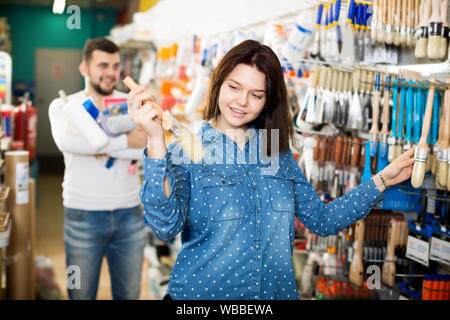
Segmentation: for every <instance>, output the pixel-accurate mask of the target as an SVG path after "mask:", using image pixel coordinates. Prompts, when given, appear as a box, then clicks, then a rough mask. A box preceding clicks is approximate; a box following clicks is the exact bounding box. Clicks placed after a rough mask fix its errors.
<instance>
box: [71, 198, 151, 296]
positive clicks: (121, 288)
mask: <svg viewBox="0 0 450 320" xmlns="http://www.w3.org/2000/svg"><path fill="white" fill-rule="evenodd" d="M146 243H147V233H146V232H145V226H144V221H143V219H142V212H141V209H140V208H139V206H138V207H134V208H128V209H118V210H113V211H86V210H78V209H71V208H65V219H64V246H65V250H66V264H67V268H68V269H67V270H68V283H67V288H68V290H67V291H68V294H69V298H70V299H76V300H93V299H95V298H96V296H97V289H98V280H99V276H100V269H101V263H102V260H103V257H104V256H106V259H107V261H108V268H109V273H110V275H111V289H112V296H113V299H126V300H136V299H139V293H140V288H141V273H142V260H143V257H144V247H145V244H146ZM74 266H75V267H74ZM72 271H73V274H72ZM77 276H79V279H77V278H76V277H77Z"/></svg>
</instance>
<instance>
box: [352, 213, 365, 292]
mask: <svg viewBox="0 0 450 320" xmlns="http://www.w3.org/2000/svg"><path fill="white" fill-rule="evenodd" d="M364 231H365V222H364V220H360V221H358V222H356V227H355V241H354V246H355V252H354V254H353V259H352V263H351V267H350V281H351V282H352V283H353V284H355V285H356V286H361V285H362V283H363V276H364V274H363V263H362V248H363V241H364V233H365V232H364Z"/></svg>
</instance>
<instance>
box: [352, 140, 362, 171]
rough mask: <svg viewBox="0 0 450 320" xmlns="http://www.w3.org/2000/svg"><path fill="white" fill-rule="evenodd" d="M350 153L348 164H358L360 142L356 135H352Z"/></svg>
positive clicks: (353, 165) (354, 165)
mask: <svg viewBox="0 0 450 320" xmlns="http://www.w3.org/2000/svg"><path fill="white" fill-rule="evenodd" d="M352 142H353V143H352V153H351V159H350V165H351V166H352V167H356V166H358V160H359V159H360V155H361V144H360V139H358V138H357V137H353V139H352Z"/></svg>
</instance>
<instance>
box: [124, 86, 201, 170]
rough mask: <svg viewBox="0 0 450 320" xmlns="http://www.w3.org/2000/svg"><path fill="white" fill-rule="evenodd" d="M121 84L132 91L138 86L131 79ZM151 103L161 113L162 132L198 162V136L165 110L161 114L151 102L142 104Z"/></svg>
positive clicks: (199, 152)
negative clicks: (168, 135) (167, 133)
mask: <svg viewBox="0 0 450 320" xmlns="http://www.w3.org/2000/svg"><path fill="white" fill-rule="evenodd" d="M123 83H124V84H125V85H126V86H127V87H128V88H129V89H131V90H132V89H134V88H136V87H137V86H138V84H137V83H136V82H134V80H133V79H131V77H126V78H125V79H123ZM146 103H151V104H152V107H153V108H155V109H156V110H158V111H159V112H161V116H162V127H163V129H164V131H168V132H170V133H171V134H172V136H173V137H174V138H175V139H177V140H178V141H179V143H180V145H181V146H182V147H183V149H184V152H185V153H186V155H187V156H189V158H190V159H191V160H192V161H193V162H199V161H200V160H201V159H203V155H204V149H203V145H202V142H201V140H200V138H199V137H198V136H196V135H195V134H194V133H193V132H192V131H191V130H189V129H187V128H186V127H184V126H181V125H180V123H178V121H177V120H176V119H175V117H173V116H172V115H171V114H170V113H169V112H168V111H167V110H166V111H165V112H163V111H162V110H161V108H160V107H159V106H158V105H156V103H154V102H152V101H144V104H146Z"/></svg>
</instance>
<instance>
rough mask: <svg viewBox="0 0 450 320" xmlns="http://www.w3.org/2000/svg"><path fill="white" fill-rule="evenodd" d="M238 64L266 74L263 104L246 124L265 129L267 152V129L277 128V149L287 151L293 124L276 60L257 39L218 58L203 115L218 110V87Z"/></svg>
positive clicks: (212, 115)
mask: <svg viewBox="0 0 450 320" xmlns="http://www.w3.org/2000/svg"><path fill="white" fill-rule="evenodd" d="M238 64H246V65H249V66H251V67H256V68H257V69H258V70H259V71H261V72H262V73H264V74H265V75H266V88H265V91H266V92H265V95H266V105H265V107H264V108H263V110H262V111H261V113H260V114H259V116H258V117H257V118H256V119H255V120H253V121H252V122H251V123H250V125H254V126H255V128H256V129H267V146H266V150H267V151H268V154H269V155H271V153H272V152H271V148H270V146H271V141H270V137H271V129H278V130H279V151H280V152H285V151H288V150H289V139H290V138H292V135H293V126H292V119H291V115H290V112H289V102H288V94H287V89H286V85H285V83H284V77H283V72H282V70H281V65H280V61H279V60H278V57H277V56H276V55H275V53H274V52H273V51H272V49H270V48H269V47H268V46H266V45H263V44H261V43H259V42H258V41H254V40H246V41H243V42H241V43H240V44H239V45H237V46H235V47H233V48H232V49H231V50H230V51H228V53H227V54H226V55H225V56H224V57H223V58H222V60H221V61H220V63H219V65H218V66H217V67H216V69H215V70H214V72H213V73H212V75H211V78H210V84H209V89H208V92H207V97H206V101H205V103H206V105H205V108H204V109H203V119H204V120H206V121H210V120H213V121H216V120H217V118H218V116H219V114H220V109H219V94H220V88H221V87H222V84H223V82H224V81H225V79H226V78H227V76H228V75H229V74H230V73H231V71H233V69H234V68H235V67H236V66H237V65H238Z"/></svg>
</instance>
